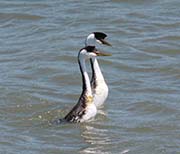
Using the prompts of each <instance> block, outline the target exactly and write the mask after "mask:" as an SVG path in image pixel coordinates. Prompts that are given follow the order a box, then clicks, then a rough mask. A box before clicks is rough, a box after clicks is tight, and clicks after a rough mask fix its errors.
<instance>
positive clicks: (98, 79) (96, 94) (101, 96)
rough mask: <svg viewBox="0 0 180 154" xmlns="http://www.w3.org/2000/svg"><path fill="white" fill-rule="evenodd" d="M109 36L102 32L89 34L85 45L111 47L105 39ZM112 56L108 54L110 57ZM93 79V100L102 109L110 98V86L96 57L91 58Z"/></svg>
mask: <svg viewBox="0 0 180 154" xmlns="http://www.w3.org/2000/svg"><path fill="white" fill-rule="evenodd" d="M106 37H107V35H106V34H105V33H102V32H93V33H91V34H89V35H88V36H87V38H86V40H85V45H94V46H95V44H96V42H97V43H100V44H104V45H108V46H111V44H110V43H108V42H107V41H106V40H105V38H106ZM109 55H110V54H106V56H109ZM90 63H91V69H92V78H91V88H92V92H93V98H94V102H95V105H96V106H97V107H100V106H101V105H102V104H103V103H104V102H105V100H106V99H107V97H108V86H107V84H106V82H105V79H104V76H103V74H102V72H101V69H100V67H99V63H98V61H97V58H96V57H92V58H90Z"/></svg>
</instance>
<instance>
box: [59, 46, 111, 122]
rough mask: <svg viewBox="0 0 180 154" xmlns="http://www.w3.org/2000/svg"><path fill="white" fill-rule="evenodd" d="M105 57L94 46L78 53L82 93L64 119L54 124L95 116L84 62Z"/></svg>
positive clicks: (94, 106) (79, 120)
mask: <svg viewBox="0 0 180 154" xmlns="http://www.w3.org/2000/svg"><path fill="white" fill-rule="evenodd" d="M107 55H109V54H106V53H102V52H100V51H98V50H97V49H96V48H95V46H86V47H84V48H82V49H81V50H80V51H79V54H78V64H79V67H80V71H81V74H82V93H81V96H80V98H79V100H78V103H77V104H76V105H75V106H74V107H73V108H72V110H71V111H70V112H69V113H68V114H67V115H66V116H65V117H64V119H62V120H61V119H59V120H58V121H56V123H59V122H61V121H67V122H84V121H87V120H89V119H91V118H92V117H94V116H95V115H96V112H97V109H96V105H95V102H94V99H93V94H92V89H91V85H90V80H89V76H88V73H87V70H86V64H85V61H86V60H87V59H90V58H92V57H96V56H107Z"/></svg>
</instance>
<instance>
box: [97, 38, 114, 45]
mask: <svg viewBox="0 0 180 154" xmlns="http://www.w3.org/2000/svg"><path fill="white" fill-rule="evenodd" d="M98 41H99V42H100V43H101V44H104V45H107V46H112V45H111V44H110V43H109V42H107V41H106V40H105V39H100V40H98Z"/></svg>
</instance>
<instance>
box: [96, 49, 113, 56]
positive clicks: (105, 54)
mask: <svg viewBox="0 0 180 154" xmlns="http://www.w3.org/2000/svg"><path fill="white" fill-rule="evenodd" d="M94 53H95V54H96V55H97V56H112V54H110V53H104V52H101V51H98V50H94Z"/></svg>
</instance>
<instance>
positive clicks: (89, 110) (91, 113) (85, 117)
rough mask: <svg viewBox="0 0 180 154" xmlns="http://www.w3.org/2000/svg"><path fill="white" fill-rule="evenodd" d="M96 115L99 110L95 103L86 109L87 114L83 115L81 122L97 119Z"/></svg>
mask: <svg viewBox="0 0 180 154" xmlns="http://www.w3.org/2000/svg"><path fill="white" fill-rule="evenodd" d="M96 113H97V109H96V106H95V104H94V103H92V104H89V105H88V106H87V107H86V112H85V114H84V115H83V117H82V119H80V122H84V121H87V120H89V119H91V118H93V117H95V115H96Z"/></svg>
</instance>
